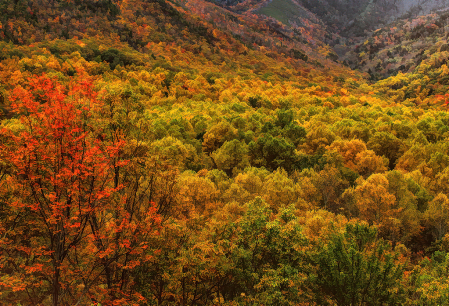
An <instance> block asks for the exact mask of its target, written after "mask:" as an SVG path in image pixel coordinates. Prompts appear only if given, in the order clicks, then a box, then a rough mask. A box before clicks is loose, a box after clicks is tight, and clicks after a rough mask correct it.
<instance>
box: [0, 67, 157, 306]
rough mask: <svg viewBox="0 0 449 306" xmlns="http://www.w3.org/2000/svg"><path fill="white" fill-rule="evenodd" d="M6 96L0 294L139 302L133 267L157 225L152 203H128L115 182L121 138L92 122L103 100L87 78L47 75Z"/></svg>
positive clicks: (14, 298) (33, 299)
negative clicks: (66, 80) (8, 105)
mask: <svg viewBox="0 0 449 306" xmlns="http://www.w3.org/2000/svg"><path fill="white" fill-rule="evenodd" d="M11 102H12V104H11V108H12V111H13V113H14V114H15V116H16V119H12V120H10V121H8V122H6V123H5V124H4V126H3V127H2V128H1V130H0V138H1V139H0V300H2V301H4V302H5V303H11V304H16V303H25V304H29V305H39V304H42V303H50V302H51V303H52V304H53V305H75V304H78V305H82V304H86V303H91V302H92V301H93V300H96V301H99V302H102V303H106V304H120V303H124V302H126V301H129V300H135V299H138V298H139V296H138V294H136V293H134V292H133V290H132V273H130V272H131V271H132V270H133V269H134V268H135V267H137V266H138V265H140V264H141V263H143V262H145V261H146V260H149V259H150V258H149V256H148V254H149V252H148V249H149V248H150V245H149V243H148V241H149V239H150V238H151V236H152V235H155V234H157V230H158V227H159V223H160V221H159V217H158V215H157V213H156V208H155V206H154V205H153V204H152V203H145V204H142V203H135V202H132V201H130V199H129V197H128V195H127V194H126V192H124V191H126V190H127V188H126V186H123V185H121V184H119V183H118V182H119V179H118V178H117V173H120V171H121V172H125V171H126V167H127V161H124V160H123V159H122V158H121V151H122V149H123V147H124V146H125V142H124V141H123V140H122V139H120V138H115V140H114V141H113V142H112V141H107V140H106V139H105V137H103V135H104V133H105V131H101V130H98V129H96V128H95V124H93V119H92V114H93V113H95V111H96V110H98V109H100V108H101V106H102V104H101V103H102V102H101V101H100V100H99V99H98V98H97V94H96V92H95V91H94V90H93V86H92V83H91V81H89V80H87V79H78V80H77V81H72V82H71V83H70V84H68V85H64V84H61V83H60V82H58V81H56V80H55V79H52V78H49V77H47V76H45V75H43V76H40V77H36V78H34V79H32V80H30V81H29V84H28V86H27V87H26V88H21V87H19V88H16V89H15V90H14V91H13V93H12V95H11ZM119 170H120V171H119ZM131 202H132V205H130V203H131Z"/></svg>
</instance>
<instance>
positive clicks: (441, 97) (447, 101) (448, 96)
mask: <svg viewBox="0 0 449 306" xmlns="http://www.w3.org/2000/svg"><path fill="white" fill-rule="evenodd" d="M435 98H437V102H439V101H441V100H444V104H446V105H448V104H449V94H445V95H435Z"/></svg>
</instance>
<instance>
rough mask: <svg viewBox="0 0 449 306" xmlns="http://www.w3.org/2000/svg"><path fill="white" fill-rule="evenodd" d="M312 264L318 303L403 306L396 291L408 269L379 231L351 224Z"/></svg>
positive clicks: (315, 257)
mask: <svg viewBox="0 0 449 306" xmlns="http://www.w3.org/2000/svg"><path fill="white" fill-rule="evenodd" d="M319 247H320V249H321V250H320V251H319V252H318V254H317V255H316V256H314V258H312V259H311V262H312V263H313V264H314V265H316V266H317V273H316V275H314V283H315V284H316V285H317V287H316V288H315V293H316V302H317V303H318V304H319V305H324V304H326V303H328V301H329V300H332V301H334V302H335V303H336V305H339V306H356V305H360V306H361V305H399V304H400V303H401V300H402V297H401V295H400V294H398V292H397V291H396V289H397V287H396V282H397V281H398V280H399V279H400V278H401V276H402V272H403V269H404V266H403V265H402V264H399V263H398V260H397V259H398V254H397V253H391V252H390V249H391V247H390V245H389V244H388V243H386V242H384V241H383V240H379V239H377V230H376V228H374V227H369V226H366V225H363V224H348V225H347V226H346V230H345V233H343V234H341V233H335V234H333V235H332V236H331V237H330V241H329V243H328V244H327V245H321V246H319Z"/></svg>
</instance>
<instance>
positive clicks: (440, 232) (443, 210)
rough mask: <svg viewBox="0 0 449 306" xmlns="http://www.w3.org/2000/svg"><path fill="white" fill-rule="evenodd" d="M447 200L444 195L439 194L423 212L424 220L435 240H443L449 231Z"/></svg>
mask: <svg viewBox="0 0 449 306" xmlns="http://www.w3.org/2000/svg"><path fill="white" fill-rule="evenodd" d="M448 218H449V199H448V198H447V196H446V195H445V194H444V193H439V194H438V195H437V196H436V197H435V198H434V199H433V200H432V201H431V202H430V203H429V207H428V208H427V210H426V211H425V212H424V220H426V222H427V224H428V225H429V226H430V227H431V228H432V229H433V234H434V236H435V238H436V239H437V240H440V239H441V238H443V236H444V235H445V234H446V233H447V232H448V229H449V222H448Z"/></svg>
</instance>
